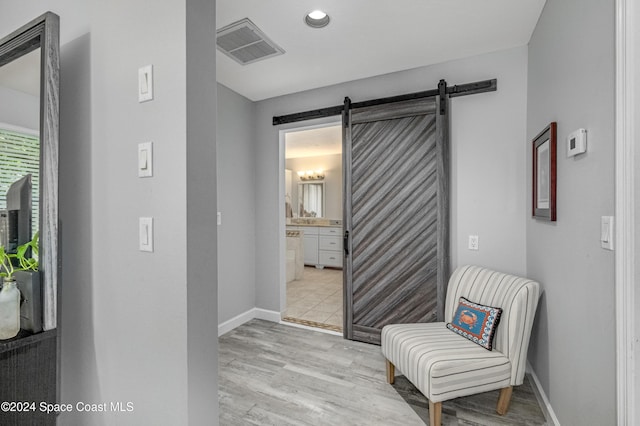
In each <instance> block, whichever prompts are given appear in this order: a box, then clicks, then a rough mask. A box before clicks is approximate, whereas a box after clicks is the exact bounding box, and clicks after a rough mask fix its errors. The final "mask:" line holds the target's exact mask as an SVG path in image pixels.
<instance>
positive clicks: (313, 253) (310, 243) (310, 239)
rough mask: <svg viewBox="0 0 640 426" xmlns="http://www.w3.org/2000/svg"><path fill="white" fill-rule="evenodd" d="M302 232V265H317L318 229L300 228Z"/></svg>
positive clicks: (312, 227) (310, 227)
mask: <svg viewBox="0 0 640 426" xmlns="http://www.w3.org/2000/svg"><path fill="white" fill-rule="evenodd" d="M300 229H302V231H304V237H303V245H304V264H305V265H317V264H318V228H316V227H315V226H304V227H300Z"/></svg>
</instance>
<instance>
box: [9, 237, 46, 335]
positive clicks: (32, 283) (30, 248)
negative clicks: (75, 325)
mask: <svg viewBox="0 0 640 426" xmlns="http://www.w3.org/2000/svg"><path fill="white" fill-rule="evenodd" d="M38 237H39V235H38V233H36V234H35V235H34V236H33V239H32V240H31V241H29V242H27V243H25V244H22V245H20V246H18V249H17V250H16V253H7V252H6V250H5V248H4V246H0V268H1V269H2V271H1V272H0V276H1V277H3V280H2V281H3V283H2V290H0V339H10V338H12V337H15V336H16V335H17V334H18V332H19V331H20V327H21V324H20V316H21V315H20V312H21V303H20V301H21V299H23V300H25V301H28V302H29V307H30V308H35V307H36V306H35V305H36V304H38V305H39V296H38V297H33V295H34V290H35V289H38V290H39V277H38V274H37V270H38ZM29 253H30V255H29ZM23 271H24V272H23ZM27 271H28V272H27ZM20 273H25V274H27V275H26V276H25V277H22V281H23V285H21V287H24V288H25V289H28V293H29V297H28V298H21V293H20V290H19V289H18V287H17V284H16V278H17V275H16V274H20ZM23 292H24V291H23ZM34 313H35V314H37V315H39V314H40V312H39V308H38V310H37V311H36V310H33V313H31V314H30V315H29V320H30V323H29V325H28V326H27V327H26V328H28V329H31V330H32V331H34V332H35V331H40V330H36V329H35V327H34V325H37V326H39V321H37V320H36V318H34ZM36 322H38V324H35V323H36Z"/></svg>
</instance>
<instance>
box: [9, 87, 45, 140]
mask: <svg viewBox="0 0 640 426" xmlns="http://www.w3.org/2000/svg"><path fill="white" fill-rule="evenodd" d="M1 124H10V125H12V126H18V127H22V128H25V129H29V130H35V131H39V130H40V98H39V97H36V96H32V95H29V94H27V93H23V92H19V91H17V90H12V89H9V88H7V87H0V125H1Z"/></svg>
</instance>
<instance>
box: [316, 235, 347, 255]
mask: <svg viewBox="0 0 640 426" xmlns="http://www.w3.org/2000/svg"><path fill="white" fill-rule="evenodd" d="M318 243H319V244H318V248H319V249H320V250H334V251H342V237H329V236H326V235H320V240H319V242H318Z"/></svg>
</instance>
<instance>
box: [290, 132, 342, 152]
mask: <svg viewBox="0 0 640 426" xmlns="http://www.w3.org/2000/svg"><path fill="white" fill-rule="evenodd" d="M284 139H285V157H286V158H287V159H289V158H302V157H319V156H323V155H332V154H341V153H342V126H341V125H338V126H329V127H320V128H317V129H310V130H300V131H297V132H287V133H286V134H285V138H284Z"/></svg>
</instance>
